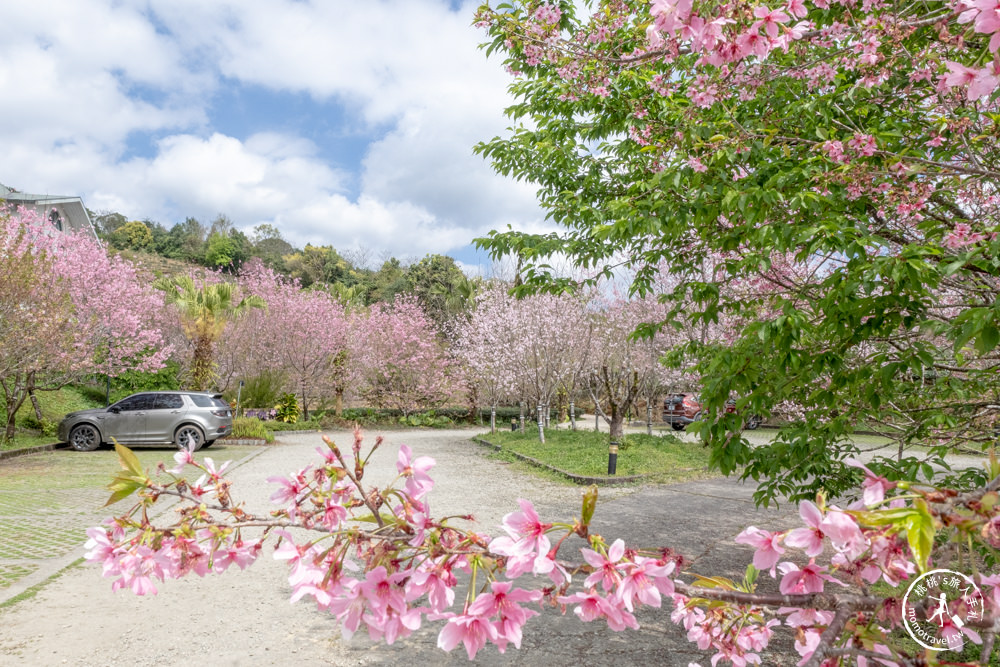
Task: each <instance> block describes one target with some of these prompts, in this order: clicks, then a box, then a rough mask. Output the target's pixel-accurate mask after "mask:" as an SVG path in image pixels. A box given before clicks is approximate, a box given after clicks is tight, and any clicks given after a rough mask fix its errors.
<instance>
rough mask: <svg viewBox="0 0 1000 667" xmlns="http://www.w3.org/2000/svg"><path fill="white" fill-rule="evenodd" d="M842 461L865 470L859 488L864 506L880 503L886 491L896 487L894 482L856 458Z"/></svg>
mask: <svg viewBox="0 0 1000 667" xmlns="http://www.w3.org/2000/svg"><path fill="white" fill-rule="evenodd" d="M844 463H846V464H847V465H849V466H851V467H853V468H860V469H861V470H863V471H864V472H865V481H864V482H862V484H861V488H862V489H864V494H863V496H862V500H863V501H864V505H865V507H874V506H875V505H878V504H880V503H881V502H882V501H883V500H885V494H886V492H888V491H891V490H892V489H894V488H896V484H895V482H890V481H889V480H888V479H886V478H885V477H882V476H880V475H876V474H875V473H873V472H872V471H871V470H870V469H869V468H868V467H867V466H866V465H865V464H864V463H862V462H861V461H859V460H858V459H856V458H849V459H845V460H844Z"/></svg>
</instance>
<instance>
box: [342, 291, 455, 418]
mask: <svg viewBox="0 0 1000 667" xmlns="http://www.w3.org/2000/svg"><path fill="white" fill-rule="evenodd" d="M357 326H358V330H357V334H356V335H357V336H358V339H359V344H360V345H359V347H360V365H361V385H362V393H363V394H364V396H365V397H366V398H367V399H368V400H369V401H370V402H371V403H372V404H373V405H376V406H378V407H388V408H395V409H398V410H400V411H401V412H402V413H403V414H404V416H405V415H409V414H410V413H411V412H414V411H415V410H417V409H420V408H433V407H436V406H438V405H440V404H441V403H442V402H443V401H444V400H445V399H446V398H447V397H448V388H449V387H448V385H449V378H450V372H451V370H452V366H453V363H452V361H451V360H450V359H449V357H448V355H447V354H446V351H445V349H444V346H443V345H442V343H441V341H440V340H438V337H437V331H436V329H435V327H434V323H433V322H432V321H431V319H430V318H429V317H428V316H427V315H426V314H425V313H424V311H423V309H421V307H420V305H419V304H418V303H417V301H416V300H415V299H413V298H410V297H397V298H396V300H395V301H393V302H392V303H376V304H374V305H373V306H372V307H371V309H370V310H369V312H368V314H367V316H361V317H360V318H359V321H358V324H357Z"/></svg>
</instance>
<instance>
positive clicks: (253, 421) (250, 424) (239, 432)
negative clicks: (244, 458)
mask: <svg viewBox="0 0 1000 667" xmlns="http://www.w3.org/2000/svg"><path fill="white" fill-rule="evenodd" d="M232 437H234V438H257V439H263V440H265V441H267V442H274V434H273V433H272V432H271V431H269V430H268V429H267V428H265V427H264V422H262V421H261V420H259V419H257V418H256V417H237V418H236V419H234V420H233V436H232Z"/></svg>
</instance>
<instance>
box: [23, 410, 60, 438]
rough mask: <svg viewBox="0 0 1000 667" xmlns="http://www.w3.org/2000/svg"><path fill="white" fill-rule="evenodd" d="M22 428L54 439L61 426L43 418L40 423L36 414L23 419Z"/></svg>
mask: <svg viewBox="0 0 1000 667" xmlns="http://www.w3.org/2000/svg"><path fill="white" fill-rule="evenodd" d="M20 421H21V426H23V427H24V428H30V429H32V430H34V431H38V432H39V433H41V434H42V435H44V436H48V437H53V436H55V434H56V431H57V430H58V428H59V424H58V423H56V422H54V421H52V420H51V419H46V418H45V417H42V419H41V421H39V420H38V419H37V418H36V417H35V415H34V414H31V415H28V416H27V417H22V418H21V420H20Z"/></svg>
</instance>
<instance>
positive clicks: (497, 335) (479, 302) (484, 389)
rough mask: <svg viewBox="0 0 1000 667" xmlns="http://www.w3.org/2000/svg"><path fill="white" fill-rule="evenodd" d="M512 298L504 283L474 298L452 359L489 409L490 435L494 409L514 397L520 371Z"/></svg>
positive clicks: (481, 292) (462, 323)
mask: <svg viewBox="0 0 1000 667" xmlns="http://www.w3.org/2000/svg"><path fill="white" fill-rule="evenodd" d="M513 308H514V303H513V297H511V296H510V295H509V294H508V293H507V286H506V285H505V284H503V283H496V284H492V285H488V286H486V287H484V288H483V289H481V290H480V292H479V294H478V295H477V296H476V300H475V305H474V308H473V310H472V312H471V313H470V315H469V317H468V319H466V320H462V321H461V322H460V323H459V326H458V331H457V332H456V335H455V355H456V357H457V358H458V359H459V361H460V363H461V364H462V367H463V370H464V373H465V377H466V379H467V381H468V382H471V383H474V386H475V388H476V391H477V395H478V396H481V397H483V398H485V399H486V400H487V401H488V403H489V406H490V431H491V432H494V433H495V432H496V409H497V406H498V405H500V403H501V402H503V401H506V400H510V399H512V398H513V397H514V396H515V395H516V391H517V378H518V373H519V370H520V359H519V355H518V350H517V349H516V348H515V347H514V345H512V338H511V336H512V334H513V329H512V327H511V326H509V323H510V318H511V316H512V315H513Z"/></svg>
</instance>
